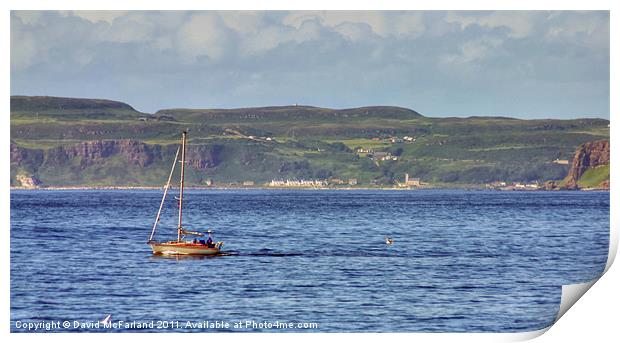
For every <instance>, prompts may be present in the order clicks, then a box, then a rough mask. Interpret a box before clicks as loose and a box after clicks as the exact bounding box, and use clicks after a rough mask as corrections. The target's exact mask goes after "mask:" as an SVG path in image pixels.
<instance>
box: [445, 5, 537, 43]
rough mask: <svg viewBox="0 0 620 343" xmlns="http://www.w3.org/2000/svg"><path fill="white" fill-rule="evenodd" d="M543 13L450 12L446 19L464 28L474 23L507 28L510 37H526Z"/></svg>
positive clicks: (493, 27)
mask: <svg viewBox="0 0 620 343" xmlns="http://www.w3.org/2000/svg"><path fill="white" fill-rule="evenodd" d="M543 15H544V14H543V13H542V12H536V11H495V12H467V11H466V12H448V14H447V15H446V21H447V22H448V23H456V24H458V25H460V27H461V29H462V30H465V29H466V28H468V27H470V26H474V25H475V26H480V27H484V28H489V29H496V28H505V29H507V30H508V36H509V37H512V38H524V37H527V36H530V35H531V34H533V33H534V26H535V24H536V23H537V22H539V20H540V18H541V17H542V16H543Z"/></svg>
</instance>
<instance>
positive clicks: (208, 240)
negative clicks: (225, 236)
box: [207, 230, 215, 248]
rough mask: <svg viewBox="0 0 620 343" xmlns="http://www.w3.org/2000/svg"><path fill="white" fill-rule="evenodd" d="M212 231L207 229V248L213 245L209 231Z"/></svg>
mask: <svg viewBox="0 0 620 343" xmlns="http://www.w3.org/2000/svg"><path fill="white" fill-rule="evenodd" d="M212 232H213V231H211V230H208V231H207V234H208V235H209V237H208V238H207V247H209V248H213V247H215V244H213V238H211V233H212Z"/></svg>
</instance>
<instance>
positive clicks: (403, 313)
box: [10, 190, 609, 332]
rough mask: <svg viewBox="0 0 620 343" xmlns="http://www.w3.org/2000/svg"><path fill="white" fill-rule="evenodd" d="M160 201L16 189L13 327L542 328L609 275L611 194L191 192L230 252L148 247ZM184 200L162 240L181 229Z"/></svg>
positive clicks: (191, 205)
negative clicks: (568, 288)
mask: <svg viewBox="0 0 620 343" xmlns="http://www.w3.org/2000/svg"><path fill="white" fill-rule="evenodd" d="M160 198H161V192H160V191H47V190H46V191H18V190H17V191H11V242H10V246H11V266H10V269H11V272H10V273H11V297H10V299H11V322H12V323H11V331H13V332H20V331H25V330H24V329H21V328H17V327H16V325H15V323H16V322H17V321H19V322H21V323H26V322H33V323H36V322H41V321H65V320H68V321H71V323H73V321H80V322H89V321H94V322H97V321H99V320H101V319H103V318H104V317H105V316H106V315H107V314H111V315H112V318H111V319H112V320H113V321H120V320H122V321H124V322H132V321H137V322H144V323H148V322H149V321H155V322H157V321H162V320H163V321H172V322H174V321H179V323H180V324H179V326H178V327H177V326H173V327H172V328H171V327H168V328H167V329H163V330H158V329H156V328H155V329H150V328H143V329H138V328H131V329H129V330H124V329H111V330H108V329H103V328H99V329H97V328H90V329H85V328H82V329H80V328H77V329H75V328H73V327H71V328H69V329H68V330H69V331H71V330H74V331H95V332H106V331H116V332H119V331H123V332H124V331H155V332H162V331H190V332H194V331H201V332H203V331H239V332H247V331H266V332H282V331H297V332H519V331H530V330H536V329H541V328H544V327H546V326H548V325H550V324H551V323H552V322H553V320H554V318H555V316H556V313H557V311H558V309H559V302H560V294H561V285H563V284H571V283H580V282H585V281H589V280H592V279H594V278H596V277H598V276H599V275H600V274H601V273H602V271H603V269H604V267H605V263H606V260H607V253H608V245H609V193H607V192H497V191H461V190H424V191H325V190H321V191H303V190H299V191H285V190H273V191H272V190H200V191H198V190H190V191H186V197H185V200H186V201H184V204H185V206H184V222H185V223H187V224H186V225H185V227H186V228H187V229H190V230H205V229H207V228H213V229H214V230H215V232H216V235H215V238H216V241H217V240H223V241H224V242H225V246H224V249H223V250H224V251H227V252H228V253H229V254H228V255H227V256H219V257H212V258H165V257H156V256H153V255H152V253H151V250H150V248H149V246H148V245H147V244H145V243H146V240H147V238H148V235H149V233H150V230H151V227H152V225H153V221H154V218H155V214H156V211H157V208H158V206H159V201H160ZM175 206H176V202H175V200H174V199H173V198H170V199H169V200H168V201H167V202H166V208H165V210H164V217H163V219H162V221H161V223H160V226H159V229H158V232H157V235H156V238H158V239H159V240H166V239H173V238H176V220H177V218H176V209H175ZM387 236H390V237H392V238H393V240H394V244H393V245H392V246H388V245H386V244H385V237H387ZM187 321H191V322H192V323H203V324H204V322H205V321H209V322H211V323H213V322H214V321H221V322H226V323H230V324H231V326H230V327H229V328H223V329H222V328H218V329H208V328H207V329H205V328H186V327H185V325H186V322H187ZM239 321H242V322H245V321H254V322H255V323H264V322H269V323H273V322H276V321H278V322H287V323H316V324H318V327H315V328H311V329H304V328H291V329H274V328H273V327H272V328H265V327H260V328H256V327H254V328H253V327H251V326H250V327H241V328H235V327H233V326H232V323H236V322H239ZM57 331H67V330H64V329H59V330H57Z"/></svg>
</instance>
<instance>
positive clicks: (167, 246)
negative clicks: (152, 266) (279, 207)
mask: <svg viewBox="0 0 620 343" xmlns="http://www.w3.org/2000/svg"><path fill="white" fill-rule="evenodd" d="M149 245H150V246H151V249H153V254H162V255H217V254H219V253H220V248H219V247H213V248H210V247H207V246H206V245H204V244H195V243H185V242H166V243H149Z"/></svg>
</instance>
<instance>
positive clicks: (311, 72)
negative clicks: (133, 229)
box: [11, 11, 609, 118]
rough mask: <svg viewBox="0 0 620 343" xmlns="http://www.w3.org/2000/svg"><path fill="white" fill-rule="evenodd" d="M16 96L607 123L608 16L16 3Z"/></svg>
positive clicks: (141, 105) (147, 107)
mask: <svg viewBox="0 0 620 343" xmlns="http://www.w3.org/2000/svg"><path fill="white" fill-rule="evenodd" d="M11 93H12V94H25V95H57V96H72V97H97V98H109V99H116V100H122V101H126V102H128V103H130V104H131V105H133V106H134V107H137V108H138V109H140V110H143V111H155V110H157V109H161V108H171V107H201V108H213V107H244V106H263V105H285V104H293V103H300V104H308V105H316V106H325V107H335V108H343V107H354V106H365V105H399V106H404V107H409V108H412V109H415V110H417V111H419V112H421V113H424V114H426V115H433V116H453V115H457V116H469V115H511V116H517V117H522V118H532V117H539V118H541V117H555V118H569V117H582V116H596V117H607V118H608V117H609V12H606V11H587V12H574V11H552V12H542V11H499V12H488V11H484V12H474V11H464V12H458V11H457V12H445V11H402V12H397V11H385V12H384V11H312V12H309V11H293V12H284V11H271V12H261V11H189V12H181V11H12V12H11Z"/></svg>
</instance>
